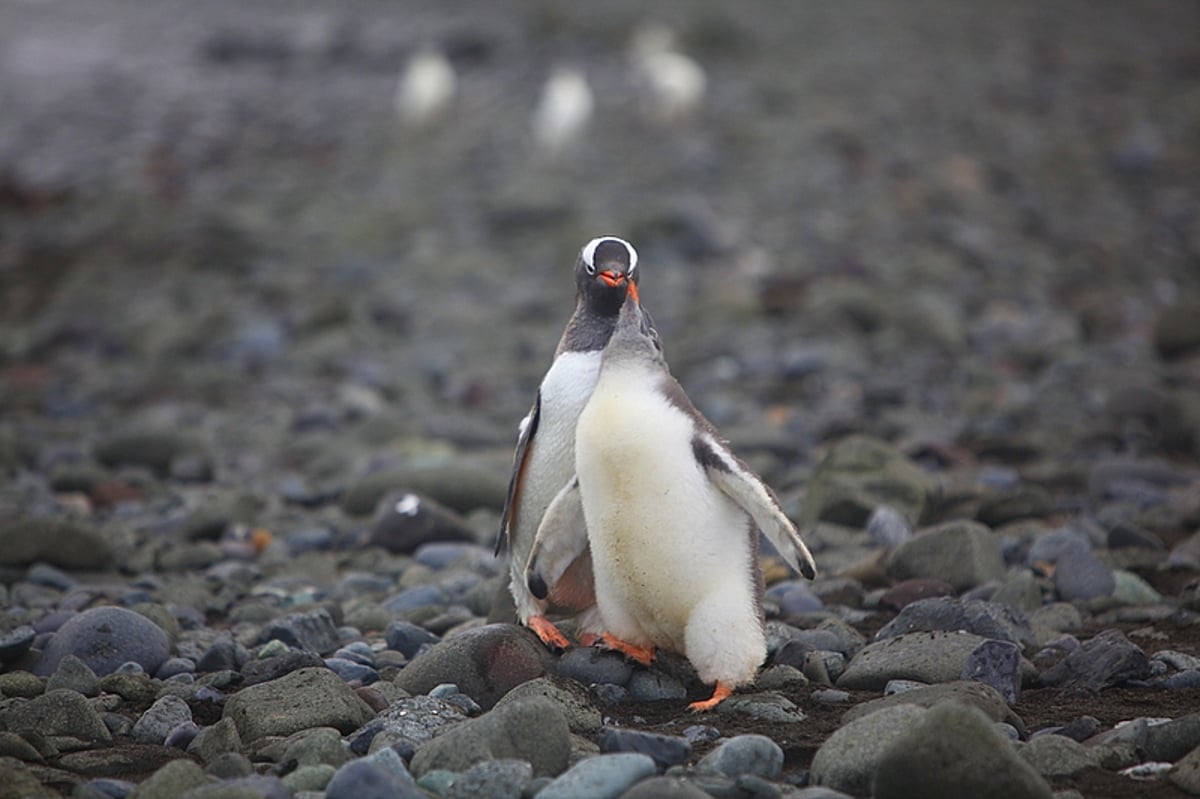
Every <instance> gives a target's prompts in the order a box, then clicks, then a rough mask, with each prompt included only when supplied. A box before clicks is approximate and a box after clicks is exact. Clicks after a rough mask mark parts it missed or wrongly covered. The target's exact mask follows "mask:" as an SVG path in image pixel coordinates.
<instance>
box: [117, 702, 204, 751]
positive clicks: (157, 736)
mask: <svg viewBox="0 0 1200 799" xmlns="http://www.w3.org/2000/svg"><path fill="white" fill-rule="evenodd" d="M191 720H192V710H191V708H190V707H188V703H187V702H185V701H183V700H182V699H180V698H179V697H177V696H172V695H171V694H167V695H166V696H163V697H160V698H159V699H158V700H156V701H155V702H154V704H153V705H151V706H150V707H149V708H147V710H146V712H145V713H143V714H142V715H141V716H139V717H138V720H137V722H136V723H134V725H133V731H132V735H133V739H134V740H135V741H137V742H138V743H144V744H161V743H163V742H164V741H166V739H167V735H168V734H169V733H170V732H171V731H172V730H173V729H175V728H176V727H178V726H179V725H180V724H183V723H185V722H190V721H191ZM185 746H186V744H185Z"/></svg>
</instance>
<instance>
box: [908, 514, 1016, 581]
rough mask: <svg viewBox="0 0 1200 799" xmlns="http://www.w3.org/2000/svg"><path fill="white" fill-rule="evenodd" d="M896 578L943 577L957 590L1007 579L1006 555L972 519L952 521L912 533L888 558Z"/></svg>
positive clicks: (990, 533)
mask: <svg viewBox="0 0 1200 799" xmlns="http://www.w3.org/2000/svg"><path fill="white" fill-rule="evenodd" d="M886 571H887V575H888V577H890V578H892V579H893V580H910V579H913V578H917V577H925V578H934V579H938V580H944V581H945V582H947V583H949V584H950V585H951V586H953V587H954V589H955V590H957V591H964V590H966V589H968V588H974V587H976V586H978V585H981V584H983V583H986V582H988V581H989V580H1002V579H1003V578H1004V572H1005V566H1004V558H1003V557H1001V555H1000V546H999V544H998V542H997V539H996V537H995V536H994V535H993V534H992V532H991V530H989V529H988V528H987V527H985V526H983V525H982V524H979V523H978V522H970V521H962V520H956V521H950V522H945V523H943V524H939V525H937V526H934V527H929V528H927V529H925V530H922V531H920V532H918V533H917V535H915V536H913V538H912V539H911V540H909V541H907V542H905V543H904V544H902V545H901V546H900V547H899V548H898V549H896V550H895V551H894V552H893V553H892V556H891V557H890V558H889V559H888V563H887V568H886Z"/></svg>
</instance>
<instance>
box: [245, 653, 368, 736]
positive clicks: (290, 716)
mask: <svg viewBox="0 0 1200 799" xmlns="http://www.w3.org/2000/svg"><path fill="white" fill-rule="evenodd" d="M374 716H375V713H374V712H373V711H372V710H371V708H370V707H368V706H367V703H366V702H364V701H363V700H362V699H360V698H359V697H358V695H357V694H356V693H354V689H353V688H351V687H350V686H348V685H346V683H345V682H343V681H342V680H341V678H340V677H338V676H337V675H336V674H334V673H333V672H332V671H330V670H329V669H324V668H307V669H300V670H298V671H293V672H291V673H290V674H286V675H284V676H283V677H280V678H279V679H277V680H271V681H270V682H264V683H259V684H258V685H251V686H250V687H249V688H243V689H242V690H240V691H238V692H237V693H236V694H234V695H233V696H231V697H230V698H229V700H228V701H227V702H226V703H225V711H224V717H225V718H231V719H233V721H234V723H235V724H236V725H237V729H238V734H239V735H240V736H241V739H242V741H244V742H246V743H251V742H253V741H256V740H258V739H259V738H261V737H263V736H264V735H291V734H292V733H294V732H298V731H299V730H304V729H308V728H309V727H334V728H336V729H338V730H339V731H341V732H343V733H348V732H350V731H351V730H355V729H358V728H359V727H361V726H362V725H364V724H366V723H367V722H368V721H370V720H371V719H372V718H374Z"/></svg>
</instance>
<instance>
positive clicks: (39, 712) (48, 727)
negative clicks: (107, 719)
mask: <svg viewBox="0 0 1200 799" xmlns="http://www.w3.org/2000/svg"><path fill="white" fill-rule="evenodd" d="M0 719H2V720H3V721H4V722H5V726H6V727H7V728H8V729H10V730H25V729H31V730H37V731H38V732H39V733H41V734H42V735H47V736H61V737H65V738H74V739H76V740H79V741H87V742H89V743H102V744H110V743H112V733H110V732H109V730H108V727H107V726H105V724H104V722H103V721H102V720H101V718H100V715H99V714H98V713H97V712H96V710H95V709H94V708H93V707H92V705H91V703H90V702H88V700H87V699H85V698H84V697H83V695H82V694H77V693H75V692H74V691H69V690H67V689H64V688H60V689H58V690H55V691H47V692H46V693H44V694H42V695H41V696H36V697H34V698H33V699H30V700H28V701H26V702H21V703H18V704H14V705H12V706H11V707H9V708H7V710H5V711H3V714H2V715H0Z"/></svg>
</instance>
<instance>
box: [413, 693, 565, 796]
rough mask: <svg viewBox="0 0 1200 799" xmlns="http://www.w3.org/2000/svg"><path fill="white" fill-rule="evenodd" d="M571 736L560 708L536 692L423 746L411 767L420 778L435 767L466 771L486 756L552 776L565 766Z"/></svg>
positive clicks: (455, 728)
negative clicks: (523, 764) (516, 762)
mask: <svg viewBox="0 0 1200 799" xmlns="http://www.w3.org/2000/svg"><path fill="white" fill-rule="evenodd" d="M570 736H571V729H570V725H569V724H568V723H567V718H566V714H564V713H563V711H562V709H561V708H560V707H559V706H558V705H557V704H555V703H554V702H553V701H551V700H549V699H545V698H543V697H536V696H535V697H530V698H529V699H528V700H526V701H524V702H513V703H511V704H508V705H505V706H503V707H497V708H495V709H493V710H492V711H491V712H489V713H485V714H484V715H482V716H480V717H479V718H476V719H471V720H469V721H464V722H462V723H461V724H457V725H455V726H453V727H451V728H449V729H447V730H446V731H445V732H443V733H442V734H441V735H439V736H437V737H436V738H434V739H432V740H430V741H427V742H425V743H424V744H422V745H421V746H420V747H419V748H418V749H417V753H416V754H415V755H414V756H413V759H412V763H411V764H410V765H411V769H412V773H413V774H415V775H416V776H417V777H420V776H421V775H423V774H425V773H426V772H427V771H432V770H434V769H445V770H447V771H466V770H467V769H468V768H470V767H471V766H473V765H475V764H476V763H479V762H481V761H484V760H494V759H500V758H511V759H517V760H525V761H527V762H528V763H530V764H531V765H532V766H533V774H534V776H535V777H540V776H550V777H553V776H557V775H558V774H560V773H562V771H563V770H564V769H566V767H567V760H568V758H569V756H570V746H571V745H570Z"/></svg>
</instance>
